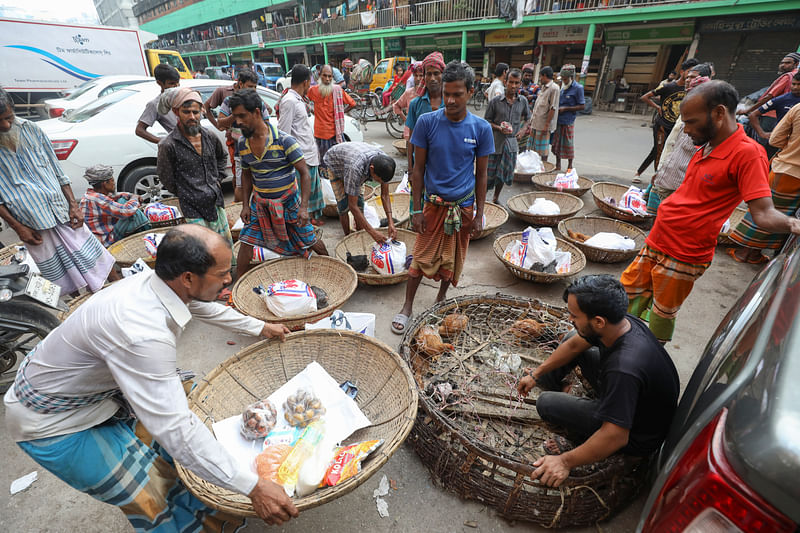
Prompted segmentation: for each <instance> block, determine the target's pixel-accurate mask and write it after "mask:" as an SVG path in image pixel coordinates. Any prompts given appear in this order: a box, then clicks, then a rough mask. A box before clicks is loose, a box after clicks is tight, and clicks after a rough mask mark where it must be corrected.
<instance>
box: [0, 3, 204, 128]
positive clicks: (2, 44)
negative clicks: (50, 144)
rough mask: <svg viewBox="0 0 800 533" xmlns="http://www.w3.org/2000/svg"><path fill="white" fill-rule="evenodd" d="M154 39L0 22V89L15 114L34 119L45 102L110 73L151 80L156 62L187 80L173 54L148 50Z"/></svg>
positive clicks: (137, 33)
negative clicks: (135, 75) (13, 106)
mask: <svg viewBox="0 0 800 533" xmlns="http://www.w3.org/2000/svg"><path fill="white" fill-rule="evenodd" d="M156 37H157V36H156V35H155V34H152V33H148V32H144V31H141V30H133V29H130V28H117V27H112V26H89V25H75V24H57V23H51V22H40V21H34V20H15V19H7V18H0V86H2V87H3V89H5V90H6V91H8V92H9V93H11V95H12V98H13V99H14V102H15V105H16V108H17V112H18V113H19V114H21V115H34V114H36V113H37V111H38V108H40V107H42V104H41V103H40V102H41V101H42V100H44V99H46V98H54V97H57V96H60V95H62V94H63V93H64V92H66V91H69V90H70V89H72V88H74V87H77V86H78V85H81V84H82V83H86V82H88V81H91V80H93V79H95V78H98V77H100V76H105V75H108V74H137V75H146V76H152V75H153V69H154V68H155V67H156V66H157V65H158V64H159V63H168V64H170V65H172V66H173V67H175V68H176V69H178V72H180V74H181V77H182V78H191V77H192V74H191V72H189V69H188V68H186V64H185V63H184V62H183V58H181V56H180V54H179V53H178V52H176V51H174V50H152V49H146V48H145V47H144V44H146V43H147V42H150V41H152V40H154V39H156Z"/></svg>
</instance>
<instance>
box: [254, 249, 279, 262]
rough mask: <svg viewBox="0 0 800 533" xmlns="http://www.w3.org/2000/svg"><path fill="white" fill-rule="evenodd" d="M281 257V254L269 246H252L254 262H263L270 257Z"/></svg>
mask: <svg viewBox="0 0 800 533" xmlns="http://www.w3.org/2000/svg"><path fill="white" fill-rule="evenodd" d="M280 257H283V256H282V255H281V254H278V253H275V252H273V251H272V250H270V249H269V248H262V247H261V246H253V261H254V262H256V263H263V262H264V261H269V260H270V259H278V258H280Z"/></svg>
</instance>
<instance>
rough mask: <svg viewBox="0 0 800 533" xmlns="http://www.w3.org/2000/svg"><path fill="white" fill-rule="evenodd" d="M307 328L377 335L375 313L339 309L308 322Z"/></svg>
mask: <svg viewBox="0 0 800 533" xmlns="http://www.w3.org/2000/svg"><path fill="white" fill-rule="evenodd" d="M306 329H307V330H308V329H345V330H349V331H355V332H356V333H362V334H364V335H369V336H370V337H374V336H375V315H374V314H372V313H345V312H343V311H341V310H339V309H337V310H336V311H334V312H333V314H332V315H331V316H329V317H326V318H323V319H322V320H320V321H319V322H314V323H313V324H306Z"/></svg>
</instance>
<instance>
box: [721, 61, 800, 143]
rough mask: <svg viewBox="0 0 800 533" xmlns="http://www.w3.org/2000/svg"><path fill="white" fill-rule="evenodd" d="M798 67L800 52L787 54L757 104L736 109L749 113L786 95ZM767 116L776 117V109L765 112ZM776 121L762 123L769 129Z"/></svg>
mask: <svg viewBox="0 0 800 533" xmlns="http://www.w3.org/2000/svg"><path fill="white" fill-rule="evenodd" d="M798 67H800V54H799V53H797V52H789V53H788V54H786V55H785V56H784V57H783V59H781V62H780V63H779V64H778V77H777V78H776V79H775V81H773V82H772V85H770V86H769V87H768V88H767V91H766V92H765V93H764V94H763V95H761V98H759V99H758V101H756V103H755V104H753V105H752V106H750V107H749V108H747V109H742V110H739V111H736V114H737V115H749V114H750V113H752V112H753V111H755V110H756V109H758V108H759V107H760V106H762V105H764V104H766V103H767V102H769V101H770V100H772V99H773V98H777V97H778V96H781V95H784V94H786V93H788V92H789V91H790V90H791V89H792V78H793V77H794V75H795V74H797V70H798ZM764 116H765V117H772V118H775V111H774V110H773V111H770V112H769V113H765V114H764ZM775 122H776V121H774V120H773V121H771V124H762V126H766V127H767V129H772V126H774V125H775Z"/></svg>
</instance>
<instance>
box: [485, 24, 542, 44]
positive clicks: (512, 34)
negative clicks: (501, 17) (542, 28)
mask: <svg viewBox="0 0 800 533" xmlns="http://www.w3.org/2000/svg"><path fill="white" fill-rule="evenodd" d="M535 36H536V28H508V29H503V30H494V31H490V32H487V33H486V46H487V47H496V46H527V45H532V44H533V39H534V37H535Z"/></svg>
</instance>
